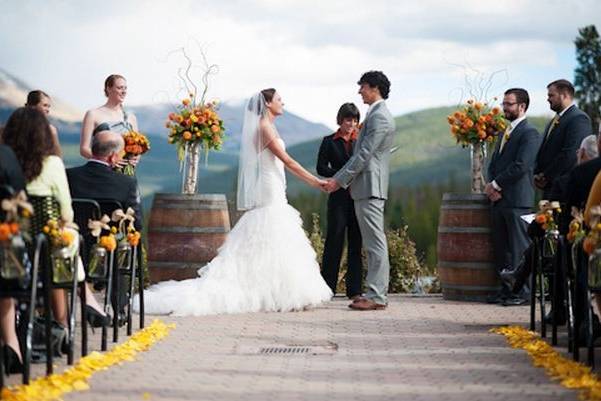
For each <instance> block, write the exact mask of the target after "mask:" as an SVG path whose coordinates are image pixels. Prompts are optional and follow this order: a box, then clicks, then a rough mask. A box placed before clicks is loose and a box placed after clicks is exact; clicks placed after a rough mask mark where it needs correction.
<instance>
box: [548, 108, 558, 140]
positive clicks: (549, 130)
mask: <svg viewBox="0 0 601 401" xmlns="http://www.w3.org/2000/svg"><path fill="white" fill-rule="evenodd" d="M558 123H559V114H556V115H555V117H553V120H551V124H550V125H549V129H548V130H547V135H545V142H547V139H549V137H550V136H551V132H552V131H553V129H554V128H555V126H556V125H557V124H558Z"/></svg>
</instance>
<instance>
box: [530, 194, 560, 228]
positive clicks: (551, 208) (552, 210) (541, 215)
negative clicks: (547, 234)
mask: <svg viewBox="0 0 601 401" xmlns="http://www.w3.org/2000/svg"><path fill="white" fill-rule="evenodd" d="M538 209H539V211H538V213H536V216H535V217H534V220H535V221H536V222H537V223H538V224H540V226H541V228H542V229H543V230H545V231H551V230H557V222H556V218H557V214H558V213H561V208H560V207H559V202H555V201H553V202H549V201H548V200H541V201H540V202H538Z"/></svg>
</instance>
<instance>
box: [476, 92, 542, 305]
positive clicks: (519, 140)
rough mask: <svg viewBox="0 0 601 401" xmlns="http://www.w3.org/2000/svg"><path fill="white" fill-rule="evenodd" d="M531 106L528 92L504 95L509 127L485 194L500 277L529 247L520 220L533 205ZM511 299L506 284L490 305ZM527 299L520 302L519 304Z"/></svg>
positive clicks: (534, 151) (494, 158)
mask: <svg viewBox="0 0 601 401" xmlns="http://www.w3.org/2000/svg"><path fill="white" fill-rule="evenodd" d="M529 104H530V98H529V96H528V92H527V91H526V90H524V89H521V88H513V89H508V90H507V91H506V92H505V95H504V97H503V103H502V105H503V112H504V113H505V117H506V118H507V120H509V121H510V125H509V126H508V127H507V130H506V131H505V133H504V134H503V136H502V137H501V138H499V140H498V141H497V145H496V148H495V151H494V153H493V155H492V158H491V160H490V164H489V166H488V180H489V182H488V184H486V187H485V189H484V191H485V192H486V194H487V195H488V197H489V199H490V200H491V202H492V227H493V231H494V233H495V235H494V236H493V246H494V254H495V267H496V269H497V272H499V273H500V272H501V271H502V270H503V269H504V268H506V267H507V266H513V267H515V266H517V265H518V263H519V261H520V258H521V257H522V254H523V253H524V250H525V249H526V248H527V247H528V245H529V243H530V240H529V238H528V234H527V231H526V229H527V226H526V223H525V222H524V221H523V220H522V219H521V217H520V216H522V215H524V214H527V213H529V212H530V210H531V207H532V205H533V203H534V187H533V185H532V179H533V178H532V172H533V170H534V162H535V159H536V154H537V152H538V148H539V146H540V135H539V134H538V131H537V130H536V128H534V127H533V126H532V125H530V123H529V122H528V120H526V110H528V105H529ZM510 295H511V289H510V288H509V286H508V285H506V284H503V287H502V289H501V291H500V293H499V294H497V295H496V296H495V297H494V298H491V299H490V301H491V302H494V303H501V302H504V301H506V300H507V299H508V298H509V297H510ZM522 295H523V296H525V295H527V294H522ZM527 299H528V298H527V297H523V298H520V300H519V302H526V300H527ZM515 302H518V301H517V300H516V301H515Z"/></svg>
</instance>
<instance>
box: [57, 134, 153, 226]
mask: <svg viewBox="0 0 601 401" xmlns="http://www.w3.org/2000/svg"><path fill="white" fill-rule="evenodd" d="M124 146H125V144H124V142H123V137H122V136H121V135H119V134H117V133H115V132H112V131H100V132H98V133H96V134H95V135H94V136H93V137H92V157H91V158H90V159H89V161H88V162H87V163H86V164H84V165H83V166H79V167H73V168H70V169H67V178H68V180H69V187H70V188H71V196H72V197H73V198H89V199H113V200H116V201H119V202H121V205H122V206H123V208H124V210H126V209H127V208H128V207H131V208H132V209H134V211H135V213H136V221H135V223H134V224H135V227H136V229H137V230H140V229H141V228H142V213H141V209H140V195H139V192H138V187H137V182H136V179H135V178H134V177H131V176H128V175H125V174H120V173H117V172H116V171H114V170H113V169H112V167H113V166H115V165H117V164H118V163H119V162H120V161H121V160H122V156H121V153H122V151H123V147H124Z"/></svg>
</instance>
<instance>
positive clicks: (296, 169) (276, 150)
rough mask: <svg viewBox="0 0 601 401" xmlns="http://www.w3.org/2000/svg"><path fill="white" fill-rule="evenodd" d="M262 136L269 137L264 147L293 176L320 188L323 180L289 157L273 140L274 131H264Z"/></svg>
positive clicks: (268, 128) (265, 128)
mask: <svg viewBox="0 0 601 401" xmlns="http://www.w3.org/2000/svg"><path fill="white" fill-rule="evenodd" d="M262 129H264V130H271V128H270V127H262ZM263 138H271V139H270V140H269V142H268V143H267V146H266V147H267V148H268V149H269V150H270V151H271V153H273V154H274V155H275V157H277V158H278V159H280V160H281V161H282V162H283V163H284V166H286V168H287V169H288V170H289V171H290V172H291V173H292V174H294V175H295V176H297V177H298V178H300V179H301V180H303V181H304V182H306V183H307V184H309V185H310V186H312V187H315V188H321V185H322V184H324V183H325V181H323V180H320V179H319V178H317V177H315V176H314V175H313V174H311V173H310V172H308V171H307V170H306V169H305V168H304V167H303V166H301V165H300V163H299V162H297V161H296V160H294V159H293V158H292V157H290V155H289V154H288V153H287V152H286V150H285V149H284V147H283V146H282V145H281V144H280V142H279V141H276V140H274V138H275V133H274V132H265V135H263Z"/></svg>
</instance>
